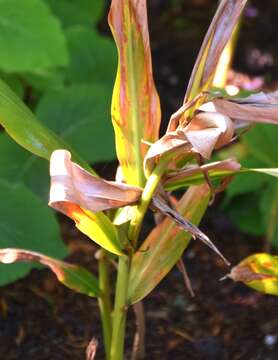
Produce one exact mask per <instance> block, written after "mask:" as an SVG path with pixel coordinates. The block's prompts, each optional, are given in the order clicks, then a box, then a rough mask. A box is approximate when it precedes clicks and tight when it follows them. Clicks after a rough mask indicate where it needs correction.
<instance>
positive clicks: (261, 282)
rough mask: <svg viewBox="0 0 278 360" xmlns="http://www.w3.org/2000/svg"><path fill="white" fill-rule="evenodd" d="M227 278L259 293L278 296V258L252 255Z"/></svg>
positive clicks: (266, 255) (267, 255)
mask: <svg viewBox="0 0 278 360" xmlns="http://www.w3.org/2000/svg"><path fill="white" fill-rule="evenodd" d="M227 277H229V278H231V279H232V280H234V281H241V282H243V283H244V284H246V285H247V286H249V287H251V288H253V289H255V290H257V291H260V292H263V293H266V294H272V295H278V256H272V255H269V254H263V253H261V254H255V255H251V256H249V257H247V258H246V259H244V260H243V261H242V262H241V263H240V264H239V265H237V266H235V267H234V268H233V269H232V271H231V273H230V274H229V275H228V276H227Z"/></svg>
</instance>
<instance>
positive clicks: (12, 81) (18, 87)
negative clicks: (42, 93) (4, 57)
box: [0, 71, 24, 99]
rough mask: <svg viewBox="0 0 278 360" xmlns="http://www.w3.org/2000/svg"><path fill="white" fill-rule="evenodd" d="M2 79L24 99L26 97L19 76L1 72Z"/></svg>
mask: <svg viewBox="0 0 278 360" xmlns="http://www.w3.org/2000/svg"><path fill="white" fill-rule="evenodd" d="M0 78H1V79H2V80H3V81H4V82H5V83H6V84H7V85H8V86H9V87H10V88H11V89H12V90H13V91H14V92H15V93H16V95H17V96H18V97H19V98H20V99H22V98H23V95H24V86H23V83H22V81H21V80H20V78H19V76H18V75H17V74H12V73H5V72H3V71H0Z"/></svg>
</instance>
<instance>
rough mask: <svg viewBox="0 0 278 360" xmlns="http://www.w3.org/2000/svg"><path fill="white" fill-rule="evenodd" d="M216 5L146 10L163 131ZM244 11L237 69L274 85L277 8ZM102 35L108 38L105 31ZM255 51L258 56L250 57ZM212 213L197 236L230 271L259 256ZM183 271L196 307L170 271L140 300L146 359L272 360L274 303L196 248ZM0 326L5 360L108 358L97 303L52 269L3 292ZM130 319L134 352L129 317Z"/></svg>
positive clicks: (72, 241) (76, 240) (75, 243)
mask: <svg viewBox="0 0 278 360" xmlns="http://www.w3.org/2000/svg"><path fill="white" fill-rule="evenodd" d="M216 3H217V1H212V0H172V1H162V0H150V1H149V2H148V5H149V10H150V15H149V22H150V33H151V39H152V44H153V55H154V69H155V77H156V82H157V86H158V90H159V92H160V95H161V99H162V104H163V106H162V108H163V113H164V121H165V123H166V122H167V119H168V118H169V116H170V114H171V113H172V112H173V111H175V110H177V108H178V107H179V106H180V104H181V101H182V98H183V95H184V92H185V88H186V82H187V81H186V79H188V78H189V75H190V72H191V69H192V66H193V62H194V58H195V56H196V54H197V52H198V49H199V47H200V43H201V39H202V37H203V35H204V33H205V31H206V28H207V26H208V24H209V20H210V17H211V16H212V14H213V11H214V8H215V5H216ZM250 3H251V5H252V6H254V7H256V9H257V16H255V17H250V16H249V17H245V18H244V19H243V24H242V31H241V35H240V41H239V45H238V50H237V56H236V60H235V67H236V69H237V70H240V71H242V72H248V74H249V75H263V76H264V78H265V80H266V83H267V82H271V83H272V84H273V83H275V82H276V80H277V75H278V67H276V68H275V66H274V64H276V63H277V62H276V60H277V54H278V40H277V39H278V27H277V18H278V5H277V1H270V0H269V1H267V2H262V1H259V0H256V1H255V0H253V1H252V2H251V1H250ZM101 28H102V31H105V26H103V25H101ZM254 49H255V50H258V51H257V52H255V54H257V55H256V56H255V55H253V57H252V54H254ZM264 55H265V57H264ZM263 60H265V61H263ZM109 169H111V168H110V167H106V168H105V169H104V170H105V172H107V171H109ZM106 175H107V174H106ZM106 177H107V176H106ZM110 177H111V176H110ZM217 209H218V207H217V205H216V207H214V208H213V209H210V211H209V212H208V215H207V216H206V218H205V219H204V221H203V225H202V229H203V230H205V231H206V232H207V234H208V235H209V236H210V238H211V239H212V240H213V241H214V242H215V244H216V245H217V246H218V247H219V248H220V249H221V250H222V252H223V253H224V255H225V256H226V257H227V258H228V259H229V260H230V261H231V262H232V263H233V264H236V263H238V262H239V261H240V260H241V259H243V258H244V257H246V256H248V255H250V254H252V253H254V252H257V251H261V250H262V248H263V239H254V238H250V237H248V236H246V235H243V234H241V233H239V232H238V231H237V230H236V229H234V228H233V227H232V226H231V225H230V223H229V221H228V220H227V219H226V218H225V216H224V215H222V214H220V212H219V210H217ZM61 225H62V230H63V234H64V237H65V240H66V242H67V243H68V244H69V246H70V249H71V250H72V254H71V256H70V257H69V258H68V260H69V261H72V262H75V263H79V264H82V265H83V266H86V267H87V268H88V269H90V270H93V271H96V260H95V259H94V253H95V251H96V247H95V246H94V245H93V243H92V242H90V241H89V240H88V239H86V238H84V237H82V235H80V233H78V232H77V231H76V230H75V229H73V226H72V224H71V223H69V222H68V221H67V220H65V219H64V218H62V217H61ZM185 262H186V265H187V270H188V272H189V274H190V278H191V281H192V284H193V288H194V291H195V293H196V296H195V298H190V296H189V295H188V292H187V290H186V289H185V287H184V284H183V280H182V276H181V274H180V273H179V271H178V270H177V269H174V270H173V271H172V272H171V273H170V274H169V276H168V277H167V278H166V279H165V280H164V281H163V282H162V283H161V284H160V286H159V287H158V288H157V289H156V290H155V291H153V292H152V293H151V294H150V296H149V297H148V298H147V299H146V300H145V301H144V305H145V312H146V320H147V339H146V354H147V355H146V359H147V360H156V359H159V360H166V359H175V360H182V359H189V360H195V359H198V360H201V359H204V360H210V359H212V360H217V359H219V360H226V359H227V360H238V359H243V360H255V359H256V360H267V359H268V360H274V359H278V300H277V298H275V297H272V296H264V295H262V294H259V293H257V292H255V291H252V290H250V289H248V288H247V287H245V286H243V285H241V284H234V283H233V282H232V281H229V280H226V281H224V282H220V281H219V279H220V278H221V277H222V276H223V275H225V273H226V272H227V268H226V267H225V266H224V264H223V263H222V262H221V260H219V259H218V258H217V257H216V256H215V255H214V254H213V253H212V252H211V251H210V250H209V249H207V248H205V247H204V246H203V245H201V244H199V243H198V242H193V243H192V244H191V246H190V248H189V250H188V251H187V252H186V254H185ZM0 317H1V321H0V359H1V360H2V359H3V360H19V359H24V360H50V359H51V360H65V359H67V360H79V359H82V360H83V359H85V350H86V347H87V344H88V343H89V341H90V340H91V339H92V337H96V338H97V339H98V340H99V348H98V352H97V356H96V358H97V359H100V360H101V359H104V355H103V345H102V336H101V329H100V321H99V315H98V308H97V302H96V301H95V300H94V299H90V298H87V297H86V296H83V295H79V294H75V293H73V292H71V291H70V290H67V289H66V288H64V287H63V286H62V285H60V284H59V283H58V282H57V281H56V278H55V277H54V275H52V273H50V272H49V271H48V270H33V271H32V272H31V274H30V275H29V276H28V277H26V278H25V279H22V280H19V281H17V282H16V283H14V284H11V285H9V286H6V287H4V288H2V289H1V293H0ZM129 317H130V319H131V324H129V325H128V327H129V331H128V334H127V346H128V348H129V349H130V346H131V343H132V337H133V330H134V325H133V313H132V310H130V313H129ZM128 358H129V357H128Z"/></svg>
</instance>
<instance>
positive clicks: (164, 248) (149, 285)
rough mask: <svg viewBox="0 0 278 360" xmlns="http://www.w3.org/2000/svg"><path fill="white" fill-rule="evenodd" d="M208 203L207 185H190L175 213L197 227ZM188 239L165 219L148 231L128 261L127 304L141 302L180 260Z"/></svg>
mask: <svg viewBox="0 0 278 360" xmlns="http://www.w3.org/2000/svg"><path fill="white" fill-rule="evenodd" d="M208 201H209V189H208V186H207V185H200V186H193V187H190V188H189V189H188V190H187V192H186V193H185V195H184V196H183V197H182V198H181V200H180V201H179V202H178V204H177V210H178V211H179V213H180V214H182V215H183V216H184V217H185V218H186V219H187V220H189V221H190V222H192V223H193V224H195V225H198V224H199V222H200V220H201V218H202V216H203V215H204V212H205V211H206V208H207V206H208ZM190 238H191V234H190V233H185V232H184V231H182V230H181V229H180V228H178V227H177V226H176V224H175V223H173V221H171V220H169V219H165V220H163V221H162V222H161V223H160V224H159V225H158V226H157V227H156V228H154V229H153V230H152V232H151V233H150V234H149V236H148V237H147V238H146V240H145V241H144V242H143V244H142V245H141V247H140V248H139V250H138V251H137V252H136V254H135V255H134V257H133V260H132V264H131V273H130V280H129V288H128V293H129V295H128V298H129V302H130V303H135V302H137V301H139V300H141V299H143V298H144V297H145V296H146V295H148V294H149V292H151V291H152V290H153V289H154V288H155V287H156V285H157V284H158V283H159V282H160V281H161V280H162V279H163V278H164V277H165V276H166V275H167V274H168V272H169V271H170V270H171V269H172V267H173V266H174V265H175V264H176V263H177V261H178V260H179V259H180V257H181V256H182V254H183V252H184V250H185V249H186V247H187V245H188V244H189V241H190Z"/></svg>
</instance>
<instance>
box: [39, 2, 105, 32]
mask: <svg viewBox="0 0 278 360" xmlns="http://www.w3.org/2000/svg"><path fill="white" fill-rule="evenodd" d="M45 2H46V3H47V4H49V6H50V8H51V10H52V11H53V13H54V14H55V15H56V16H57V17H58V18H59V19H60V21H61V22H62V23H63V26H64V27H69V26H72V25H84V26H86V27H92V26H93V25H94V24H96V22H97V21H98V20H100V17H101V16H102V14H103V10H104V6H105V1H104V0H45Z"/></svg>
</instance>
